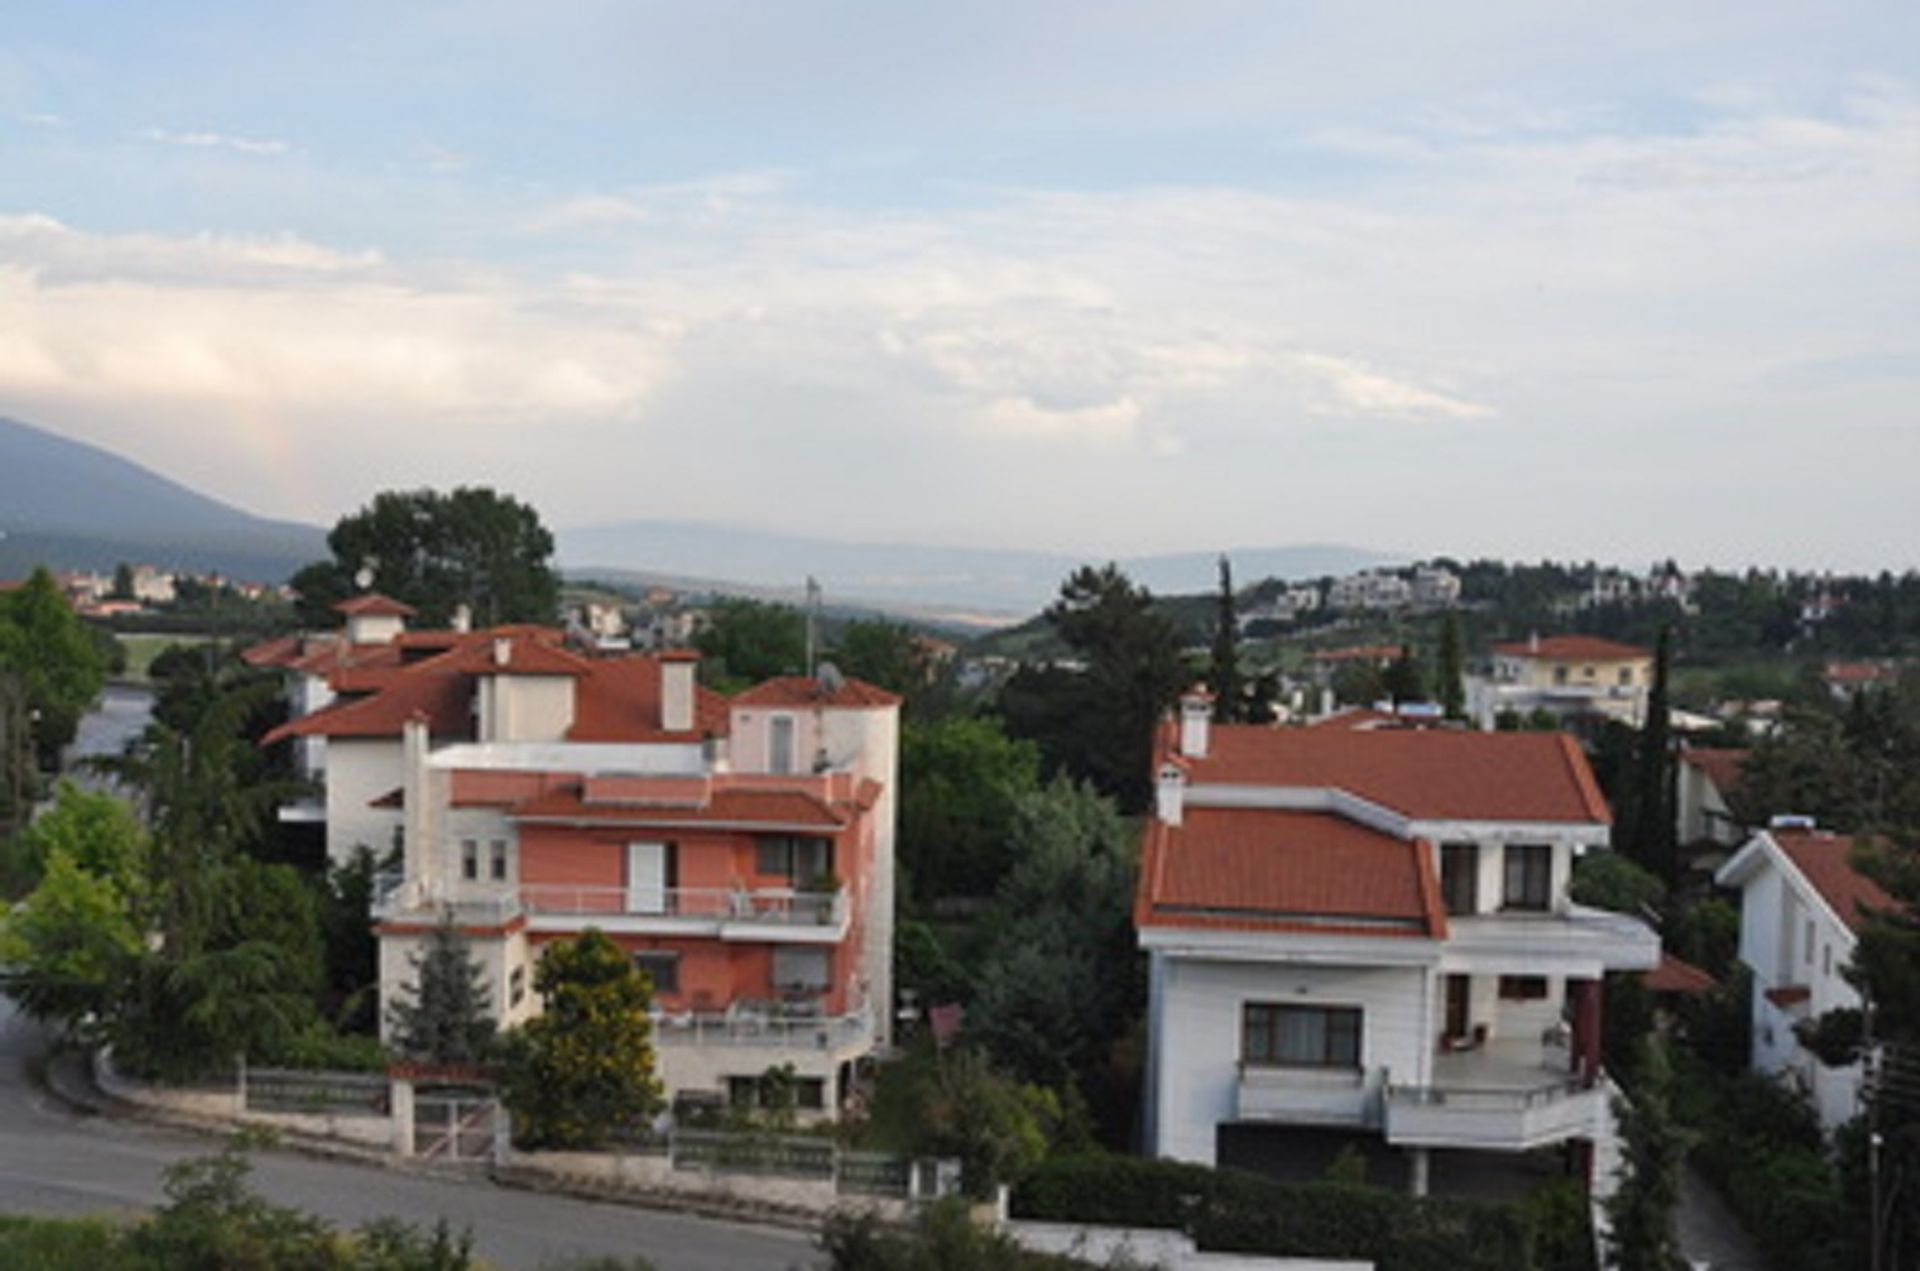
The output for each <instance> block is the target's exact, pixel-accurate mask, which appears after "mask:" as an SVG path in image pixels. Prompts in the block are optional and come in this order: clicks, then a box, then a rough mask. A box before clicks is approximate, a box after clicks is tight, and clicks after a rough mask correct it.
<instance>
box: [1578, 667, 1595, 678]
mask: <svg viewBox="0 0 1920 1271" xmlns="http://www.w3.org/2000/svg"><path fill="white" fill-rule="evenodd" d="M1580 674H1581V676H1582V678H1584V679H1589V680H1590V679H1592V678H1593V668H1592V667H1590V666H1588V667H1582V668H1581V669H1580Z"/></svg>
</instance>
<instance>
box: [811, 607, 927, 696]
mask: <svg viewBox="0 0 1920 1271" xmlns="http://www.w3.org/2000/svg"><path fill="white" fill-rule="evenodd" d="M833 661H834V664H835V665H837V666H838V667H839V668H840V669H841V670H842V671H844V672H846V673H847V674H848V675H851V676H853V677H854V678H855V679H857V680H865V681H866V682H867V683H869V684H877V685H879V686H880V687H881V688H883V689H886V690H887V691H888V692H889V693H898V694H900V695H901V696H902V697H906V696H910V695H912V694H913V693H915V692H917V691H918V690H920V689H922V688H924V687H925V686H926V683H927V678H928V674H927V673H928V670H929V668H928V666H927V663H926V659H925V657H924V656H922V654H921V651H920V644H919V641H918V640H916V639H915V638H914V634H913V632H912V631H910V630H909V629H907V628H906V627H903V626H901V625H900V624H899V623H897V622H883V621H872V622H866V621H862V622H849V623H848V624H847V625H846V626H845V627H843V628H841V630H840V638H839V639H838V640H837V641H836V642H835V645H834V650H833Z"/></svg>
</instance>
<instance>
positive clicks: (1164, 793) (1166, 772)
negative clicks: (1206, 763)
mask: <svg viewBox="0 0 1920 1271" xmlns="http://www.w3.org/2000/svg"><path fill="white" fill-rule="evenodd" d="M1186 791H1187V775H1186V774H1185V773H1184V772H1181V771H1180V765H1178V764H1171V763H1169V764H1162V765H1161V766H1160V779H1159V781H1158V782H1156V783H1155V786H1154V792H1153V810H1154V814H1155V815H1156V816H1158V817H1159V818H1160V820H1161V821H1163V822H1165V823H1166V824H1168V825H1178V824H1180V815H1181V812H1182V807H1183V805H1184V804H1185V802H1186Z"/></svg>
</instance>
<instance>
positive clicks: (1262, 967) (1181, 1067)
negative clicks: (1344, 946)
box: [1147, 955, 1432, 1165]
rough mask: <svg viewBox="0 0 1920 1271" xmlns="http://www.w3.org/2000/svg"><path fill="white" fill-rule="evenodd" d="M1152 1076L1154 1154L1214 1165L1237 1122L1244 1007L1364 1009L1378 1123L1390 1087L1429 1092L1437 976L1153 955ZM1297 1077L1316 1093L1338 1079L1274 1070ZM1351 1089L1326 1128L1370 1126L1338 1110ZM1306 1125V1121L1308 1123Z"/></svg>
mask: <svg viewBox="0 0 1920 1271" xmlns="http://www.w3.org/2000/svg"><path fill="white" fill-rule="evenodd" d="M1154 965H1155V976H1154V982H1155V987H1156V989H1157V990H1158V991H1157V992H1156V993H1155V995H1154V999H1153V1004H1154V1005H1153V1013H1152V1016H1151V1019H1150V1027H1151V1029H1152V1035H1151V1037H1150V1039H1149V1047H1150V1051H1151V1054H1152V1056H1153V1064H1152V1069H1151V1074H1150V1080H1151V1082H1152V1089H1151V1094H1150V1100H1151V1106H1152V1116H1151V1118H1150V1126H1149V1141H1148V1144H1147V1150H1148V1153H1149V1155H1152V1156H1160V1157H1172V1158H1174V1159H1176V1160H1183V1161H1195V1162H1199V1163H1201V1164H1206V1165H1211V1164H1214V1163H1215V1131H1216V1127H1218V1126H1219V1125H1220V1124H1221V1123H1222V1122H1227V1121H1234V1120H1238V1119H1239V1098H1240V1071H1241V1070H1240V1050H1241V1037H1240V1032H1241V1008H1242V1007H1243V1006H1245V1005H1246V1004H1247V1003H1248V1002H1273V1003H1280V1004H1288V1005H1293V1004H1297V1005H1303V1006H1357V1007H1359V1008H1360V1009H1361V1010H1362V1012H1363V1016H1362V1020H1361V1034H1360V1066H1361V1070H1362V1073H1363V1074H1364V1078H1363V1085H1362V1089H1361V1092H1360V1100H1361V1102H1363V1103H1364V1104H1365V1105H1366V1107H1367V1108H1369V1109H1371V1111H1370V1112H1369V1114H1368V1115H1369V1117H1370V1119H1371V1121H1370V1123H1372V1124H1376V1125H1377V1124H1378V1101H1379V1096H1380V1091H1381V1088H1382V1087H1383V1085H1384V1084H1385V1083H1387V1082H1389V1081H1391V1082H1400V1083H1408V1084H1422V1083H1423V1082H1424V1081H1425V1078H1426V1074H1427V1071H1428V1063H1429V1059H1430V1056H1431V1052H1432V1043H1431V1041H1430V1040H1429V1038H1428V1027H1427V1022H1426V1019H1425V1015H1424V1010H1425V1009H1431V1007H1430V998H1431V993H1432V990H1431V987H1430V984H1429V980H1430V972H1428V971H1427V970H1426V969H1425V968H1422V967H1360V966H1309V965H1304V964H1287V963H1257V962H1216V961H1208V960H1200V959H1192V958H1184V957H1176V956H1163V955H1156V957H1155V958H1154ZM1267 1071H1270V1072H1272V1073H1274V1074H1275V1076H1276V1079H1285V1078H1286V1077H1289V1076H1293V1075H1297V1076H1298V1078H1299V1082H1300V1084H1301V1085H1302V1086H1303V1087H1307V1088H1311V1087H1312V1086H1313V1085H1315V1084H1317V1083H1322V1082H1325V1081H1326V1080H1327V1079H1328V1078H1335V1079H1337V1076H1338V1074H1337V1073H1335V1072H1332V1071H1329V1072H1327V1073H1322V1072H1319V1071H1317V1070H1313V1069H1300V1070H1291V1071H1290V1070H1286V1069H1274V1070H1267ZM1353 1099H1354V1092H1353V1090H1352V1088H1351V1085H1350V1084H1347V1085H1345V1086H1344V1087H1335V1088H1330V1089H1329V1090H1328V1092H1327V1098H1326V1102H1327V1105H1328V1108H1329V1116H1328V1118H1327V1119H1328V1121H1329V1122H1331V1123H1340V1122H1341V1121H1342V1120H1343V1119H1344V1120H1345V1123H1346V1124H1356V1125H1357V1124H1363V1122H1361V1121H1357V1120H1353V1119H1351V1118H1344V1116H1343V1114H1342V1113H1341V1112H1339V1111H1336V1110H1337V1109H1344V1108H1346V1107H1348V1106H1350V1105H1351V1104H1352V1102H1353ZM1302 1119H1303V1120H1304V1119H1305V1118H1302Z"/></svg>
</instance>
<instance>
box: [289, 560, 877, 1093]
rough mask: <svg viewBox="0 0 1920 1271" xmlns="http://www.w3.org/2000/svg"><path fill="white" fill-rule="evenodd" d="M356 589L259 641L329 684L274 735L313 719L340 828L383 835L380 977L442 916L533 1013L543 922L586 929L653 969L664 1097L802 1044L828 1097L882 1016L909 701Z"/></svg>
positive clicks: (518, 1006) (396, 990)
mask: <svg viewBox="0 0 1920 1271" xmlns="http://www.w3.org/2000/svg"><path fill="white" fill-rule="evenodd" d="M348 604H349V606H350V607H349V608H347V610H346V618H347V630H346V632H344V633H343V634H342V636H341V637H339V638H337V639H335V640H332V641H329V642H324V643H323V644H322V646H321V647H320V648H318V649H309V648H304V647H294V646H293V645H292V644H288V643H282V644H281V645H280V646H279V647H278V648H273V647H268V646H261V647H260V648H259V649H256V650H254V651H252V654H253V658H254V660H255V661H256V662H258V663H260V664H264V665H281V666H284V667H286V668H287V669H288V671H289V674H290V678H291V679H292V681H293V682H294V684H295V691H296V692H297V693H298V694H300V695H301V697H302V700H304V701H311V702H313V703H316V704H315V705H314V706H313V708H312V709H310V710H307V711H303V712H301V713H299V714H298V715H297V716H296V717H295V718H293V719H292V720H290V721H289V722H288V723H287V724H285V725H283V726H282V727H281V728H279V729H277V730H276V731H275V732H274V733H272V734H269V736H268V738H267V742H268V744H274V743H278V742H281V741H290V742H295V743H300V742H319V743H321V746H322V749H321V751H320V755H321V763H322V765H323V766H322V769H321V771H322V777H323V780H324V783H325V788H326V798H325V802H324V805H322V806H321V807H320V808H319V809H318V814H319V815H320V816H321V817H322V818H323V819H324V821H325V828H326V837H327V843H328V850H329V854H330V855H331V856H333V857H334V858H335V859H343V858H344V857H350V856H351V855H352V854H353V852H354V851H355V850H356V849H357V848H358V847H361V846H365V847H369V848H371V849H373V850H374V851H375V852H376V853H387V852H391V853H392V859H391V865H390V868H389V869H388V870H386V871H385V872H384V873H383V874H382V876H381V878H380V880H379V884H378V886H377V889H376V897H375V900H374V905H373V913H372V915H371V920H372V921H373V923H374V930H375V932H376V934H377V935H378V937H379V942H380V994H381V998H382V1001H383V1002H385V1001H390V1000H392V999H393V998H395V997H396V996H398V995H402V994H405V993H407V992H410V991H411V981H412V977H413V974H414V972H413V965H412V962H413V956H414V954H415V953H416V952H417V951H418V950H419V948H420V947H421V944H422V941H423V940H424V939H425V938H426V936H427V935H428V934H429V933H430V932H431V931H432V929H433V928H434V927H435V926H436V925H437V924H438V923H439V922H440V921H442V920H443V918H446V917H448V916H451V917H452V919H453V920H454V921H456V922H457V923H458V925H459V927H460V929H461V930H462V932H463V933H464V934H465V935H466V936H467V938H468V941H469V945H470V948H471V949H472V951H473V953H474V955H475V957H476V958H477V959H478V961H479V962H480V964H481V966H482V967H483V969H484V971H485V977H486V980H485V982H486V987H487V993H488V998H489V1005H490V1008H491V1010H492V1011H493V1013H494V1015H495V1017H496V1018H497V1019H499V1020H500V1021H501V1022H502V1023H503V1024H513V1023H517V1022H520V1021H522V1020H524V1019H526V1018H528V1017H529V1016H531V1015H533V1014H535V1013H537V1012H538V1011H539V1009H540V1003H539V1000H538V995H537V994H535V993H534V992H533V990H532V984H533V970H534V966H535V964H536V963H537V961H538V959H539V956H540V952H541V950H542V948H543V947H544V946H545V945H547V944H549V943H551V942H552V941H555V940H560V939H565V938H567V937H570V936H575V935H578V934H580V933H582V932H584V931H585V930H587V929H588V928H589V927H592V928H598V929H599V930H601V931H603V932H605V933H606V934H607V935H608V936H610V937H611V938H612V939H613V940H614V941H615V942H616V943H618V944H619V945H620V946H621V947H622V948H623V949H625V950H627V951H628V953H629V954H630V955H631V956H632V957H633V959H634V961H635V963H636V965H638V966H640V967H641V968H642V969H644V970H646V971H647V972H648V973H649V975H650V976H651V977H652V979H653V983H654V990H655V999H654V1002H655V1011H656V1033H655V1040H656V1043H657V1046H658V1050H659V1063H660V1073H661V1076H662V1079H663V1081H664V1082H665V1085H666V1088H667V1090H668V1092H669V1094H670V1095H686V1096H689V1097H697V1098H707V1099H710V1098H712V1097H714V1096H716V1095H717V1096H720V1097H729V1096H730V1097H733V1098H735V1099H740V1100H750V1099H751V1098H752V1097H753V1091H754V1090H755V1089H756V1083H757V1081H758V1079H759V1078H760V1076H761V1075H762V1074H763V1073H764V1072H765V1070H766V1069H767V1068H768V1067H770V1066H774V1065H779V1064H783V1063H791V1064H793V1065H794V1068H795V1071H796V1073H797V1075H798V1078H799V1082H800V1086H799V1091H800V1100H801V1103H802V1106H803V1107H805V1108H812V1109H821V1110H828V1109H833V1108H835V1107H837V1106H839V1103H840V1100H841V1099H843V1098H844V1097H845V1094H846V1092H847V1090H848V1088H849V1085H850V1081H851V1076H852V1073H853V1070H854V1067H855V1065H857V1064H858V1063H859V1062H860V1061H861V1060H862V1059H863V1058H864V1057H866V1056H868V1055H870V1054H872V1053H873V1052H874V1051H875V1050H876V1049H877V1048H879V1047H882V1046H884V1045H885V1044H886V1041H887V1037H888V1026H889V1022H890V1004H891V1001H892V944H893V894H894V823H895V799H896V784H897V764H898V729H899V705H900V703H899V699H898V698H897V697H895V696H894V695H892V694H890V693H886V692H884V691H882V690H880V689H877V688H874V687H873V686H871V685H867V684H864V683H861V682H860V681H857V680H851V679H846V678H843V677H840V676H838V675H836V674H834V673H833V672H832V670H831V668H823V670H822V674H821V675H820V676H819V677H818V678H810V677H789V678H783V679H776V680H772V681H769V682H767V683H764V684H760V685H757V686H755V687H753V688H750V689H748V690H746V691H745V692H742V693H740V694H738V695H736V696H734V697H732V698H727V697H723V696H721V695H719V694H716V693H713V692H710V691H708V690H707V689H704V688H702V687H700V686H699V685H698V684H697V683H696V679H695V669H696V663H697V660H698V659H697V655H695V654H692V653H685V652H669V653H663V654H658V655H643V654H635V653H621V654H618V655H606V654H599V653H597V652H592V651H589V652H582V651H578V650H575V649H571V648H568V647H565V645H564V644H563V642H562V640H561V638H560V633H559V632H557V631H554V630H552V629H549V628H543V627H532V626H509V627H496V628H491V629H488V630H482V631H460V630H451V631H437V632H412V631H408V630H406V627H405V623H406V618H407V616H408V614H406V613H403V612H402V609H404V607H403V606H398V605H396V604H394V602H391V601H386V600H384V599H383V598H378V597H361V598H357V599H356V600H355V601H351V602H348ZM315 678H319V679H321V680H323V681H324V683H325V685H326V692H324V693H321V692H318V691H313V690H311V689H310V688H309V687H308V681H310V680H313V679H315ZM382 1015H383V1017H384V1015H385V1012H384V1011H383V1012H382Z"/></svg>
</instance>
